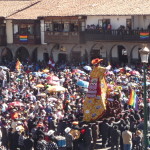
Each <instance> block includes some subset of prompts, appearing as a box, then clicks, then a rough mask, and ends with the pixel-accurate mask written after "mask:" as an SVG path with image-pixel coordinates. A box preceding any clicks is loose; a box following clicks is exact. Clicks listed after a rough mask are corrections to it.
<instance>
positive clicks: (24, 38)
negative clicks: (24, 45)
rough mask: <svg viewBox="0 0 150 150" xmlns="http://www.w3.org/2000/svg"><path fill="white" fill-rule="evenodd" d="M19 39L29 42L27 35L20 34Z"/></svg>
mask: <svg viewBox="0 0 150 150" xmlns="http://www.w3.org/2000/svg"><path fill="white" fill-rule="evenodd" d="M19 39H20V41H21V42H27V41H28V36H27V35H20V36H19Z"/></svg>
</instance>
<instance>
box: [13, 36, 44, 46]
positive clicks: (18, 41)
mask: <svg viewBox="0 0 150 150" xmlns="http://www.w3.org/2000/svg"><path fill="white" fill-rule="evenodd" d="M20 36H21V35H18V34H15V35H14V42H13V43H14V44H40V43H41V39H40V36H35V35H24V36H27V39H26V40H21V37H20Z"/></svg>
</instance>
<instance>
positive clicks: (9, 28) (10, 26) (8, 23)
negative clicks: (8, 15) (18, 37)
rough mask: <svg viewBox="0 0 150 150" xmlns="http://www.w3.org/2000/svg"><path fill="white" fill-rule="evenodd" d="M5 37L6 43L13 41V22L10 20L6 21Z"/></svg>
mask: <svg viewBox="0 0 150 150" xmlns="http://www.w3.org/2000/svg"><path fill="white" fill-rule="evenodd" d="M6 37H7V43H8V44H12V43H13V24H12V20H7V21H6Z"/></svg>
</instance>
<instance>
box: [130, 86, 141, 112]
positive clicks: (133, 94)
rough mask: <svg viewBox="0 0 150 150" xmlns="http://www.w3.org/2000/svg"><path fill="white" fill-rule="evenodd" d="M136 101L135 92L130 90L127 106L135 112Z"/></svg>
mask: <svg viewBox="0 0 150 150" xmlns="http://www.w3.org/2000/svg"><path fill="white" fill-rule="evenodd" d="M138 100H139V98H138V96H137V95H136V92H135V91H134V90H133V89H131V93H130V98H129V101H128V105H130V106H133V108H134V109H135V110H138Z"/></svg>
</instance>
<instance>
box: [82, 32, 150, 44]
mask: <svg viewBox="0 0 150 150" xmlns="http://www.w3.org/2000/svg"><path fill="white" fill-rule="evenodd" d="M141 33H147V34H148V36H146V37H145V38H142V37H141ZM84 38H85V41H97V40H102V41H137V42H141V41H142V42H147V41H150V31H148V30H93V29H86V30H85V32H84Z"/></svg>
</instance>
